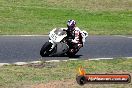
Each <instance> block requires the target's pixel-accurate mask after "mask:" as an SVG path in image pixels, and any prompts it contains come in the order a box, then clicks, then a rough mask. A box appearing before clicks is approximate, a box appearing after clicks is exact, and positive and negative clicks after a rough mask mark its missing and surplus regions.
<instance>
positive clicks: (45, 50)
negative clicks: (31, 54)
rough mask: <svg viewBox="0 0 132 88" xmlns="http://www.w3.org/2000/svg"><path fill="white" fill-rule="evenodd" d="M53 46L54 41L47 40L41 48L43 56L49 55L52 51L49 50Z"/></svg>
mask: <svg viewBox="0 0 132 88" xmlns="http://www.w3.org/2000/svg"><path fill="white" fill-rule="evenodd" d="M51 47H52V43H50V42H46V43H45V44H44V45H43V46H42V48H41V50H40V55H41V56H42V57H45V56H49V55H50V54H51V52H50V51H49V50H50V49H51Z"/></svg>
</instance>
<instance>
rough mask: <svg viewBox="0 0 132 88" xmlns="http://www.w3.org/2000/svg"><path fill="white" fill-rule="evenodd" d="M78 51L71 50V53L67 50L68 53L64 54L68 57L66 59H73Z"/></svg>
mask: <svg viewBox="0 0 132 88" xmlns="http://www.w3.org/2000/svg"><path fill="white" fill-rule="evenodd" d="M78 51H79V50H74V49H73V51H71V49H69V50H68V52H67V53H66V54H67V55H68V57H71V58H72V57H74V56H75V54H76V53H77V52H78Z"/></svg>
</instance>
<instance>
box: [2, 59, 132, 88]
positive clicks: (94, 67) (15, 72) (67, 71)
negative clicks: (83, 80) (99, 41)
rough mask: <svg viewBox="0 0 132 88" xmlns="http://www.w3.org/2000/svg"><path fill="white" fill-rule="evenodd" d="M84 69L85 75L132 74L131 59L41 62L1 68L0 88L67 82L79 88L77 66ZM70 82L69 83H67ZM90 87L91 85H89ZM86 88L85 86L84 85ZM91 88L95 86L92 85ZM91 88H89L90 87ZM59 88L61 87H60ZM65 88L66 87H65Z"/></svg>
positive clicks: (73, 87)
mask: <svg viewBox="0 0 132 88" xmlns="http://www.w3.org/2000/svg"><path fill="white" fill-rule="evenodd" d="M81 65H82V66H83V67H85V69H86V71H87V73H130V74H132V59H113V60H99V61H85V60H78V61H67V62H49V63H45V62H41V63H37V64H28V65H23V66H15V65H9V66H2V67H0V88H18V87H19V88H27V87H25V86H28V85H30V86H28V88H31V87H32V85H36V84H41V83H42V84H43V87H42V88H44V85H46V84H47V83H49V84H50V86H51V88H53V86H54V85H52V83H53V84H54V82H57V83H58V84H59V85H60V83H63V82H64V83H65V82H69V83H70V84H69V83H68V84H66V85H72V87H71V88H76V87H78V88H80V86H79V85H78V84H77V83H76V82H75V76H76V74H77V73H78V67H79V66H81ZM69 80H70V81H69ZM90 85H92V84H90ZM86 86H87V85H86ZM86 86H84V88H85V87H86ZM92 86H93V88H94V87H97V85H92ZM92 86H91V87H92ZM109 86H110V87H112V88H113V87H118V86H119V87H126V86H127V87H128V88H131V87H132V84H119V85H118V84H110V85H99V87H98V88H102V87H109ZM60 88H61V87H60ZM66 88H67V87H66Z"/></svg>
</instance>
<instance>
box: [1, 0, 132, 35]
mask: <svg viewBox="0 0 132 88" xmlns="http://www.w3.org/2000/svg"><path fill="white" fill-rule="evenodd" d="M131 6H132V1H131V0H125V1H124V0H77V1H76V0H70V1H69V0H65V1H63V0H35V1H34V0H1V1H0V34H1V35H6V34H7V35H8V34H10V35H11V34H13V35H14V34H48V32H49V31H50V30H52V29H53V28H55V27H66V21H67V20H69V19H74V20H76V21H77V25H78V26H79V27H80V28H81V29H84V30H86V31H88V32H89V34H91V35H93V34H94V35H131V34H132V26H131V25H132V7H131Z"/></svg>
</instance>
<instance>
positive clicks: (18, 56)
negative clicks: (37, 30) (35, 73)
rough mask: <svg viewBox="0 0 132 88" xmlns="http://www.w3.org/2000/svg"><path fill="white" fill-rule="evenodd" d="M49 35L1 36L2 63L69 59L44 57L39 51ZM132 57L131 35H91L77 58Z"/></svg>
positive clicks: (0, 56) (64, 58) (0, 52)
mask: <svg viewBox="0 0 132 88" xmlns="http://www.w3.org/2000/svg"><path fill="white" fill-rule="evenodd" d="M46 41H48V37H47V36H0V63H14V62H29V61H38V60H40V59H41V60H67V59H69V58H68V57H65V56H64V57H43V58H41V56H40V54H39V52H40V48H41V47H42V45H43V44H44V43H45V42H46ZM115 57H132V37H131V36H89V37H88V38H87V40H86V43H85V46H84V47H83V48H81V49H80V51H79V52H78V53H77V55H76V56H75V58H76V59H91V58H115Z"/></svg>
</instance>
